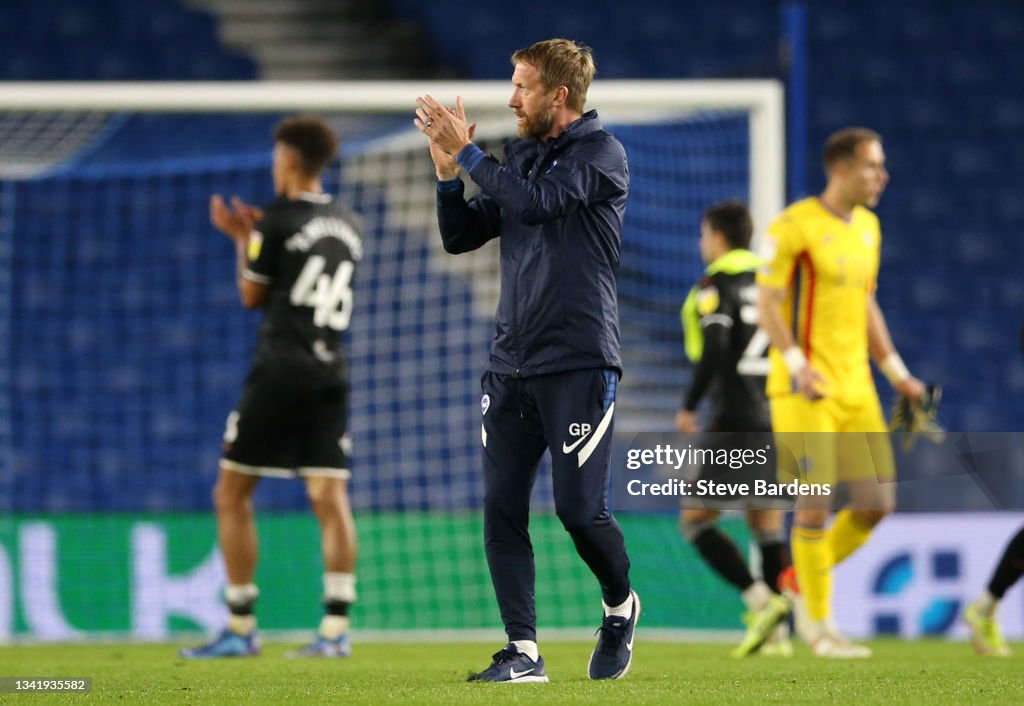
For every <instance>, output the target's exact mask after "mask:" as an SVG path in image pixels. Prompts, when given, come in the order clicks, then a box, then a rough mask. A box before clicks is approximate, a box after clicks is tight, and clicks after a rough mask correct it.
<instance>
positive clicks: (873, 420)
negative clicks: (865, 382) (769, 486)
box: [771, 390, 896, 483]
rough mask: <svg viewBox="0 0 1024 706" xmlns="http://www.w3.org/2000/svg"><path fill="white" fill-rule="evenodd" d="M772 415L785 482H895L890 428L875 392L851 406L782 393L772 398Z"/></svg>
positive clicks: (851, 403) (850, 403) (847, 403)
mask: <svg viewBox="0 0 1024 706" xmlns="http://www.w3.org/2000/svg"><path fill="white" fill-rule="evenodd" d="M771 413H772V431H773V432H774V435H775V444H776V447H777V449H778V459H779V480H780V481H781V482H784V483H786V482H789V481H792V480H793V479H799V480H800V481H801V482H802V483H837V482H840V481H855V480H868V479H874V480H878V481H881V482H889V481H892V480H893V479H895V477H896V462H895V460H894V459H893V454H892V444H891V443H890V441H889V429H888V426H887V425H886V423H885V417H884V416H883V415H882V405H881V403H880V402H879V401H878V394H877V393H876V392H875V391H874V390H871V392H870V394H866V395H864V396H863V397H861V398H859V399H857V400H854V401H852V402H848V401H844V400H837V399H832V398H825V399H823V400H818V401H815V402H812V401H810V400H808V399H807V398H806V397H804V396H803V395H800V394H790V395H779V396H777V397H772V398H771Z"/></svg>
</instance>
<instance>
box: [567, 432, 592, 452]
mask: <svg viewBox="0 0 1024 706" xmlns="http://www.w3.org/2000/svg"><path fill="white" fill-rule="evenodd" d="M586 440H587V437H585V436H581V437H580V438H579V439H576V443H574V444H573V445H572V446H569V445H568V444H566V443H565V442H564V441H563V442H562V453H564V454H571V453H572V452H573V451H575V450H576V447H577V446H579V445H580V444H582V443H583V442H584V441H586Z"/></svg>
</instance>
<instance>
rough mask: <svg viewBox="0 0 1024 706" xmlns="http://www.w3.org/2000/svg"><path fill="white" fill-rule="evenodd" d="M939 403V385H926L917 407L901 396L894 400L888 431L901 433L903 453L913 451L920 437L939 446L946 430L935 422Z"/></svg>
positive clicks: (940, 396) (940, 394) (940, 397)
mask: <svg viewBox="0 0 1024 706" xmlns="http://www.w3.org/2000/svg"><path fill="white" fill-rule="evenodd" d="M940 402H942V388H941V387H940V386H939V385H926V386H925V390H924V394H923V395H921V399H920V400H919V402H918V404H917V405H914V404H913V403H912V402H911V401H910V400H909V399H907V398H906V397H903V396H902V395H901V396H899V397H897V398H896V401H895V402H894V403H893V406H892V421H891V422H890V423H889V431H891V432H893V433H897V432H902V433H903V442H902V446H903V451H904V452H909V451H910V450H911V449H913V448H914V445H915V444H916V443H917V440H918V438H920V437H924V438H925V439H927V440H928V441H930V442H932V443H933V444H941V443H942V442H943V441H944V440H945V438H946V430H945V429H943V428H942V426H941V425H939V423H938V422H937V421H936V416H938V413H939V403H940Z"/></svg>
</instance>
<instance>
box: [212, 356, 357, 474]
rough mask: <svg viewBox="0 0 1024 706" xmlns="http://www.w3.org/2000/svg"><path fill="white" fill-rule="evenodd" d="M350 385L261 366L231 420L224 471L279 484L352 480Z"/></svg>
mask: <svg viewBox="0 0 1024 706" xmlns="http://www.w3.org/2000/svg"><path fill="white" fill-rule="evenodd" d="M347 431H348V382H347V381H346V380H344V379H342V378H336V379H334V380H330V381H329V382H327V383H326V384H325V381H324V378H323V376H322V375H316V374H313V375H306V374H303V371H302V370H301V369H296V368H289V367H287V366H271V365H257V366H256V367H254V368H253V370H252V371H251V372H250V373H249V376H248V377H247V378H246V380H245V385H244V387H243V388H242V399H241V401H240V402H239V403H238V406H237V407H236V408H235V410H234V411H233V412H231V414H229V415H228V420H227V427H226V428H225V430H224V454H223V456H222V457H221V462H220V463H221V467H222V468H226V469H228V470H231V471H236V472H238V473H245V474H247V475H257V476H273V477H278V478H294V477H307V476H329V477H334V478H349V477H351V472H350V471H349V454H350V453H351V449H350V446H351V442H350V440H349V437H348V434H347Z"/></svg>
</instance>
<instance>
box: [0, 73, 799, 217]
mask: <svg viewBox="0 0 1024 706" xmlns="http://www.w3.org/2000/svg"><path fill="white" fill-rule="evenodd" d="M424 93H430V94H431V95H435V96H437V97H439V98H441V99H442V100H446V101H447V100H454V97H455V96H462V98H463V100H464V101H465V103H466V105H467V107H468V108H470V109H474V108H475V109H478V110H480V109H484V108H487V109H489V110H492V109H493V110H499V109H501V108H503V107H504V106H505V103H506V101H507V100H508V97H509V93H510V88H509V84H508V83H507V82H504V81H387V82H359V81H355V82H351V81H343V82H302V81H298V82H276V81H254V82H188V83H185V82H166V83H164V82H159V83H59V82H55V83H18V82H12V83H0V111H115V112H116V111H131V112H161V113H174V112H221V113H231V112H250V113H251V112H287V111H323V112H331V111H344V112H350V113H352V112H356V113H358V112H363V113H368V112H400V111H403V110H408V111H409V115H410V123H411V121H412V114H413V111H414V110H415V107H416V106H415V98H416V96H420V95H423V94H424ZM587 104H588V107H594V108H597V109H598V110H599V111H601V112H602V114H603V115H604V116H605V117H606V120H607V119H608V118H613V119H614V118H615V117H616V116H622V115H628V114H636V113H637V112H638V111H644V112H646V113H647V114H650V113H651V112H652V111H655V112H656V111H666V112H673V113H678V112H686V111H691V110H697V109H704V110H745V111H748V112H749V115H750V177H751V184H750V208H751V211H752V214H753V217H754V223H755V226H756V230H755V232H760V231H761V229H763V228H764V227H766V226H767V224H768V223H769V222H770V221H771V219H772V218H773V217H774V216H775V215H776V214H778V213H779V212H780V211H781V210H782V207H783V206H784V205H785V204H784V200H785V122H784V96H783V87H782V84H781V83H780V82H778V81H775V80H718V81H701V80H694V81H685V80H681V81H674V80H669V81H662V80H608V81H600V80H599V81H595V82H594V85H593V86H592V87H591V89H590V92H589V95H588V98H587Z"/></svg>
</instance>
